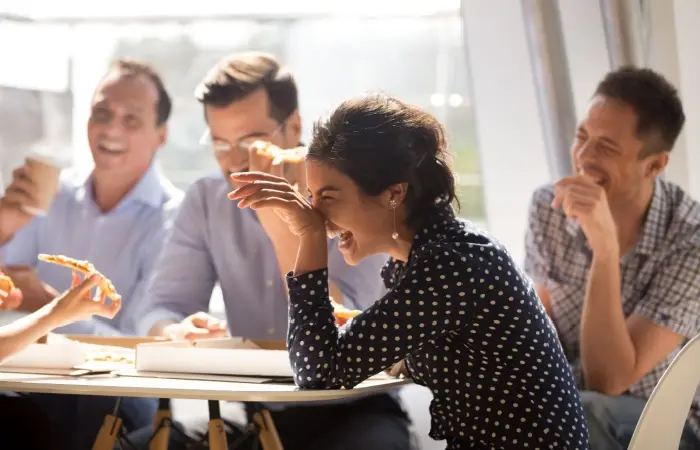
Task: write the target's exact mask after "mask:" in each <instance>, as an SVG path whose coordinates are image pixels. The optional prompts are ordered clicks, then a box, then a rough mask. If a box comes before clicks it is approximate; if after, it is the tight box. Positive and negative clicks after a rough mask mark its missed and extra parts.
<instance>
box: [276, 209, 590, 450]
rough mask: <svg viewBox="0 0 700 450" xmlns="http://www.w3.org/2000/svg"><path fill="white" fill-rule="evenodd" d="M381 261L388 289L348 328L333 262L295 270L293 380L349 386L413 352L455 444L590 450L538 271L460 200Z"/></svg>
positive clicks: (438, 425) (435, 424)
mask: <svg viewBox="0 0 700 450" xmlns="http://www.w3.org/2000/svg"><path fill="white" fill-rule="evenodd" d="M434 220H435V222H434V223H433V224H430V225H429V226H428V227H426V228H424V229H422V230H421V231H420V232H419V233H418V235H417V236H416V238H415V241H414V243H413V249H412V251H411V254H410V257H409V261H408V262H407V263H406V264H403V263H401V262H398V261H394V260H390V261H389V262H388V263H387V265H386V266H385V267H384V269H383V270H382V275H383V276H384V279H385V282H386V284H387V287H388V288H389V289H390V292H389V293H387V294H386V295H385V296H384V297H383V298H381V299H380V300H378V301H377V302H375V303H374V305H372V306H371V307H370V308H368V309H367V310H365V311H364V312H363V313H362V314H360V315H359V316H357V317H355V318H354V319H353V320H352V321H351V322H349V323H348V324H347V325H345V326H344V327H342V328H340V329H339V328H338V327H337V326H336V325H335V321H334V318H333V314H332V312H333V311H332V307H331V304H330V302H329V300H328V281H327V280H328V274H327V271H326V270H318V271H314V272H311V273H306V274H302V275H299V276H297V277H292V276H291V275H290V276H289V277H288V285H289V294H290V324H289V335H288V348H289V352H290V359H291V363H292V367H293V370H294V374H295V380H296V383H297V384H298V385H299V386H300V387H302V388H308V389H332V388H341V387H342V388H352V387H353V386H355V385H357V384H358V383H360V382H362V381H363V380H365V379H367V378H368V377H370V376H372V375H374V374H377V373H379V372H381V371H382V370H384V369H386V368H388V367H391V366H392V365H393V364H394V363H396V362H397V361H399V360H401V359H404V358H405V360H406V366H407V369H408V371H409V373H410V375H411V376H412V378H413V380H414V381H415V382H416V383H417V384H420V385H424V386H427V387H428V388H430V390H431V391H432V393H433V396H434V398H433V401H432V403H431V406H430V411H431V416H432V428H431V432H430V435H431V437H433V438H434V439H447V442H448V448H449V449H460V448H479V449H485V448H497V449H513V448H532V449H537V448H540V449H546V448H547V449H548V448H562V449H577V450H578V449H587V448H588V433H587V430H586V426H585V419H584V416H583V410H582V408H581V404H580V400H579V397H578V392H577V390H576V386H575V384H574V379H573V377H572V375H571V371H570V369H569V365H568V364H567V362H566V359H565V358H564V354H563V352H562V350H561V347H560V345H559V343H558V340H557V336H556V333H555V331H554V329H553V328H552V326H551V322H550V321H549V320H548V319H547V317H546V315H545V313H544V309H543V308H542V307H541V304H540V302H539V300H538V298H537V296H536V295H535V294H534V290H533V288H532V284H531V282H530V281H529V279H528V278H527V277H526V276H525V275H524V274H523V273H522V272H521V270H520V269H519V268H517V267H516V266H515V265H514V264H513V262H512V259H511V257H510V255H509V254H508V253H507V252H506V250H505V249H504V248H503V247H502V246H501V245H500V244H499V243H498V242H496V241H495V240H494V239H492V238H490V237H489V236H487V235H486V234H485V233H484V232H481V231H479V230H477V229H475V228H474V227H472V226H471V225H470V224H466V223H464V222H461V221H460V220H459V219H457V218H455V216H454V213H453V212H452V210H451V209H446V210H444V211H442V212H441V214H438V215H437V216H436V218H435V219H434Z"/></svg>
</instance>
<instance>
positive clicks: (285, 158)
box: [249, 141, 306, 165]
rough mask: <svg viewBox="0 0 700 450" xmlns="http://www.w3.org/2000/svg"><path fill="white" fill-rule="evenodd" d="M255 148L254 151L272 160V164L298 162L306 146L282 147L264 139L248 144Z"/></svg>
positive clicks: (302, 156) (302, 157)
mask: <svg viewBox="0 0 700 450" xmlns="http://www.w3.org/2000/svg"><path fill="white" fill-rule="evenodd" d="M249 145H250V147H253V148H255V152H256V153H257V154H258V155H260V156H264V157H266V158H269V159H271V160H272V164H273V165H279V164H282V163H292V164H295V163H299V162H301V161H303V160H304V158H305V157H306V147H296V148H290V149H282V148H279V147H277V146H276V145H273V144H271V143H269V142H265V141H254V142H253V143H251V144H249Z"/></svg>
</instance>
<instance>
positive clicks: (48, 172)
mask: <svg viewBox="0 0 700 450" xmlns="http://www.w3.org/2000/svg"><path fill="white" fill-rule="evenodd" d="M24 167H25V168H26V173H27V176H28V178H29V180H31V182H32V184H33V186H34V188H35V190H34V196H33V199H34V200H35V201H34V202H33V203H26V202H25V203H21V204H20V207H21V208H22V209H23V210H24V211H25V212H27V213H29V214H33V215H37V216H45V215H46V214H47V213H48V211H49V207H51V203H52V202H53V198H54V196H55V195H56V193H57V192H58V183H59V178H60V175H61V165H60V164H56V163H55V162H53V161H51V160H50V159H48V158H44V157H40V156H30V157H28V158H27V159H26V161H25V166H24Z"/></svg>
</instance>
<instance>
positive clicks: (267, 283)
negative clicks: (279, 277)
mask: <svg viewBox="0 0 700 450" xmlns="http://www.w3.org/2000/svg"><path fill="white" fill-rule="evenodd" d="M272 284H273V283H272V280H265V286H267V287H272Z"/></svg>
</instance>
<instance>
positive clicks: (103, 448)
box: [92, 398, 122, 450]
mask: <svg viewBox="0 0 700 450" xmlns="http://www.w3.org/2000/svg"><path fill="white" fill-rule="evenodd" d="M120 405H121V398H117V403H116V405H115V406H114V411H113V412H112V414H108V415H106V416H105V420H104V422H103V423H102V427H101V428H100V431H99V432H98V433H97V438H96V439H95V443H94V444H92V450H114V446H115V445H116V444H117V441H118V440H119V433H120V432H121V428H122V419H120V418H119V406H120Z"/></svg>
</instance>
